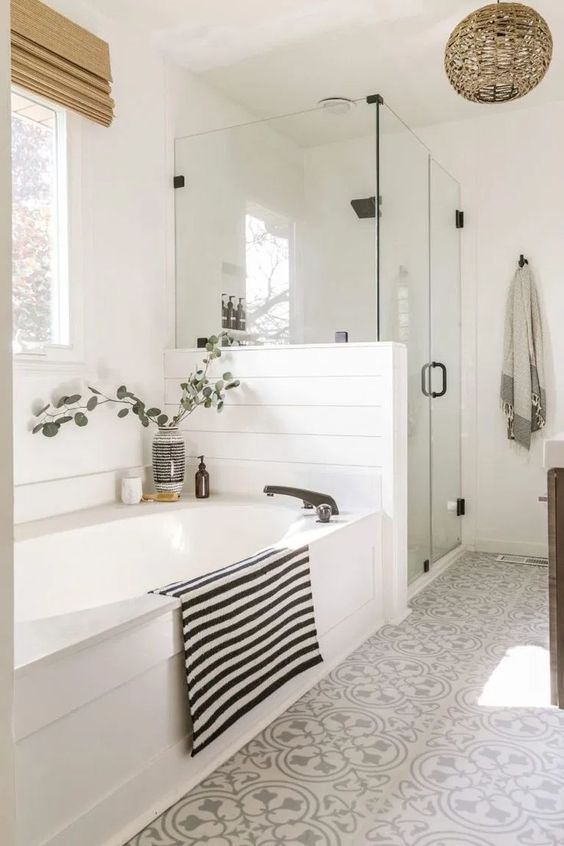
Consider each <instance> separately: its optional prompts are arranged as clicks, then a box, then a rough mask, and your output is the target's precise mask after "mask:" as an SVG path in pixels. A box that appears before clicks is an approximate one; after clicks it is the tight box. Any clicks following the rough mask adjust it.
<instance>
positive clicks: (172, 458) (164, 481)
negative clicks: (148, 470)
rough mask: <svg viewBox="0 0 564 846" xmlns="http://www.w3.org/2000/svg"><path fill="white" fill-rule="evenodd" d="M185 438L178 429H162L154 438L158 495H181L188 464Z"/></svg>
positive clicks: (155, 476) (154, 477)
mask: <svg viewBox="0 0 564 846" xmlns="http://www.w3.org/2000/svg"><path fill="white" fill-rule="evenodd" d="M185 452H186V450H185V446H184V438H183V437H182V435H181V433H180V432H179V431H178V429H173V428H171V429H160V428H159V430H158V432H157V433H156V435H155V437H154V438H153V480H154V482H155V490H156V491H157V492H158V493H178V494H179V493H181V492H182V486H183V484H184V468H185V464H186V455H185Z"/></svg>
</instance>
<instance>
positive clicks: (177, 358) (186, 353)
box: [165, 344, 393, 379]
mask: <svg viewBox="0 0 564 846" xmlns="http://www.w3.org/2000/svg"><path fill="white" fill-rule="evenodd" d="M392 349H393V344H334V345H331V346H327V347H325V346H319V347H316V346H312V347H292V346H288V347H258V348H257V347H240V348H239V349H232V348H229V349H225V350H224V351H223V355H222V357H221V359H220V360H219V361H218V362H215V363H214V372H220V371H221V370H222V369H228V370H232V371H233V372H234V373H237V375H238V376H241V377H242V378H245V377H246V378H249V377H252V376H261V377H268V378H270V379H273V378H279V377H281V376H301V377H304V376H314V377H317V376H349V375H351V374H354V375H355V376H378V375H381V374H382V373H383V372H385V370H386V368H387V367H389V366H390V361H391V354H392ZM204 356H205V351H204V350H166V352H165V376H166V377H167V378H183V377H184V376H185V375H186V374H187V373H189V372H190V370H193V369H194V367H195V366H196V365H197V364H198V363H199V362H201V360H202V358H203V357H204Z"/></svg>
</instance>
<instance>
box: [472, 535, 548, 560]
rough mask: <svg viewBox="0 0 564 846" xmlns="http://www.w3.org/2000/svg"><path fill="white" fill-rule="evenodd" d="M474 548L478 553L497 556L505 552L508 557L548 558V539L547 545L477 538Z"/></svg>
mask: <svg viewBox="0 0 564 846" xmlns="http://www.w3.org/2000/svg"><path fill="white" fill-rule="evenodd" d="M474 548H475V549H476V551H478V552H495V553H496V554H497V555H499V554H501V553H504V552H505V553H507V554H508V555H532V556H534V557H535V558H546V557H547V556H548V538H547V541H546V543H527V542H526V541H507V540H498V539H497V538H476V543H475V544H474Z"/></svg>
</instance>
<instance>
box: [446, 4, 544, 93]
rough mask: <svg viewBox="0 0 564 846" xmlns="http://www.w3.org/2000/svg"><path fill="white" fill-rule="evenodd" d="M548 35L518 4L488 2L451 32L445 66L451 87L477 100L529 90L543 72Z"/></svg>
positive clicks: (541, 20)
mask: <svg viewBox="0 0 564 846" xmlns="http://www.w3.org/2000/svg"><path fill="white" fill-rule="evenodd" d="M551 58H552V35H551V34H550V29H549V28H548V24H547V22H546V21H545V19H544V18H543V17H542V16H541V15H539V13H538V12H535V10H534V9H531V7H530V6H525V5H523V4H522V3H500V2H497V3H491V4H490V5H488V6H483V7H482V8H481V9H477V10H476V11H475V12H472V14H470V15H468V17H467V18H464V20H463V21H461V22H460V23H459V24H458V26H457V27H456V29H455V30H454V31H453V32H452V34H451V36H450V38H449V40H448V43H447V46H446V51H445V69H446V72H447V76H448V78H449V80H450V83H451V85H452V86H453V88H454V89H455V90H456V91H457V92H458V93H459V94H461V95H462V97H465V98H466V99H467V100H472V101H473V102H476V103H503V102H506V101H508V100H516V99H517V98H518V97H523V96H524V95H525V94H528V93H529V91H532V89H533V88H535V86H537V85H538V84H539V82H540V81H541V80H542V78H543V76H544V75H545V73H546V72H547V70H548V66H549V64H550V60H551Z"/></svg>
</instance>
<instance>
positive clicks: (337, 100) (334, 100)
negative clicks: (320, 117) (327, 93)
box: [318, 97, 354, 115]
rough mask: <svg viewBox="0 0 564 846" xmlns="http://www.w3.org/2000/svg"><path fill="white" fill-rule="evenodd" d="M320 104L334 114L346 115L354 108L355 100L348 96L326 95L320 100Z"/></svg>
mask: <svg viewBox="0 0 564 846" xmlns="http://www.w3.org/2000/svg"><path fill="white" fill-rule="evenodd" d="M318 105H319V106H321V108H322V109H326V110H327V111H328V112H331V114H333V115H346V114H348V113H349V112H350V111H351V109H352V108H353V106H354V100H350V99H349V98H348V97H324V98H323V100H319V102H318Z"/></svg>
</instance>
